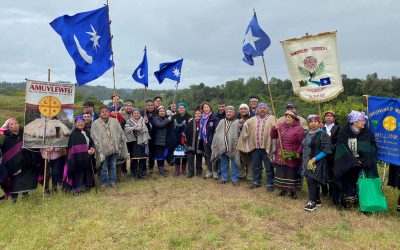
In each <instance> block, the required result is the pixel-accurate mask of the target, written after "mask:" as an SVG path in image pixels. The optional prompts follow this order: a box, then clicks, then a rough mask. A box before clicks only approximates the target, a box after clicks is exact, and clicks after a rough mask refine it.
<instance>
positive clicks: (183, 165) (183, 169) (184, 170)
mask: <svg viewBox="0 0 400 250" xmlns="http://www.w3.org/2000/svg"><path fill="white" fill-rule="evenodd" d="M182 175H186V163H185V164H182Z"/></svg>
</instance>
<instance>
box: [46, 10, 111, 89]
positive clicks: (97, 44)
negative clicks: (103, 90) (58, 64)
mask: <svg viewBox="0 0 400 250" xmlns="http://www.w3.org/2000/svg"><path fill="white" fill-rule="evenodd" d="M107 11H108V6H107V5H106V6H104V7H102V8H100V9H97V10H92V11H88V12H82V13H78V14H76V15H74V16H68V15H64V16H61V17H58V18H56V19H54V20H53V21H52V22H51V23H50V26H51V27H52V28H53V29H54V30H55V31H56V32H57V33H58V34H59V35H60V36H61V39H62V40H63V42H64V45H65V48H66V49H67V50H68V53H69V54H70V56H71V57H72V59H73V60H74V62H75V66H76V68H75V76H76V81H77V82H78V85H79V86H82V85H84V84H85V83H88V82H90V81H93V80H95V79H97V78H99V77H100V76H102V75H103V74H104V73H105V72H106V71H107V70H109V69H110V68H111V67H112V66H113V62H112V60H111V54H112V52H111V38H110V30H109V26H108V14H107Z"/></svg>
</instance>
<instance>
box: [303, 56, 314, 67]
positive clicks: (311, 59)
mask: <svg viewBox="0 0 400 250" xmlns="http://www.w3.org/2000/svg"><path fill="white" fill-rule="evenodd" d="M303 63H304V67H306V68H307V69H313V68H315V67H316V66H317V59H315V57H313V56H307V57H306V58H305V59H304V61H303Z"/></svg>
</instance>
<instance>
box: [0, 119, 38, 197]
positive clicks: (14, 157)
mask: <svg viewBox="0 0 400 250" xmlns="http://www.w3.org/2000/svg"><path fill="white" fill-rule="evenodd" d="M2 128H4V129H7V130H6V131H5V133H4V136H5V137H4V141H3V145H1V151H2V153H3V158H2V165H3V166H2V167H5V168H6V169H7V172H8V180H6V181H5V182H6V183H4V182H3V188H4V190H5V193H6V194H7V195H8V194H11V199H12V201H13V202H14V203H15V202H16V201H17V197H18V194H20V193H22V194H24V195H26V194H27V193H28V192H29V191H32V190H35V189H36V188H37V183H38V181H37V177H38V169H37V168H36V167H35V165H36V164H35V163H36V159H35V156H34V154H35V153H32V152H30V151H28V150H27V149H23V148H22V137H23V130H22V128H20V127H19V124H18V122H17V120H16V119H15V118H9V119H8V120H7V121H6V122H5V124H4V125H3V127H2ZM37 154H38V155H39V156H40V154H39V153H37Z"/></svg>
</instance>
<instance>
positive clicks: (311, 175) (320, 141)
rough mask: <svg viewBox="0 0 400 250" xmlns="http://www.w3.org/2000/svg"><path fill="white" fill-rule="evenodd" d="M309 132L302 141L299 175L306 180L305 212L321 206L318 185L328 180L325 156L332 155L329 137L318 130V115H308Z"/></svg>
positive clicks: (319, 121)
mask: <svg viewBox="0 0 400 250" xmlns="http://www.w3.org/2000/svg"><path fill="white" fill-rule="evenodd" d="M307 120H308V127H309V130H308V131H307V133H306V136H305V138H304V139H303V141H302V146H303V161H302V164H301V166H302V170H301V175H303V176H305V177H306V178H307V186H308V196H309V202H308V203H307V204H306V206H305V207H304V210H306V211H309V212H311V211H314V210H315V209H316V208H317V206H318V207H320V206H322V203H321V199H320V185H326V181H327V178H328V163H327V157H326V156H327V155H329V154H331V153H332V145H331V140H330V139H329V136H328V135H327V134H326V132H325V131H323V130H322V129H321V128H320V124H321V119H320V117H319V116H318V115H309V116H308V118H307Z"/></svg>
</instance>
